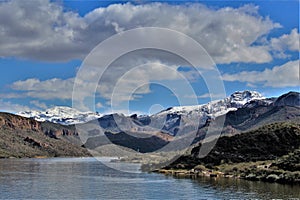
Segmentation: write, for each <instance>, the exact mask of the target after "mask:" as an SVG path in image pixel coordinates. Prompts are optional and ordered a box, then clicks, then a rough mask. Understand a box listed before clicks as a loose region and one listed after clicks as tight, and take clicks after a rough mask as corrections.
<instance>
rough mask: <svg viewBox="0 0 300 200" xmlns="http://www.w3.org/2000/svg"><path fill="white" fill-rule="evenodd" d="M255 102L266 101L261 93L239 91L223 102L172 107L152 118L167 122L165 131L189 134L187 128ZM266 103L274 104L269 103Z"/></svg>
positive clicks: (202, 123) (200, 124)
mask: <svg viewBox="0 0 300 200" xmlns="http://www.w3.org/2000/svg"><path fill="white" fill-rule="evenodd" d="M253 100H264V101H265V97H263V96H262V95H261V94H260V93H258V92H255V91H248V90H246V91H238V92H235V93H233V94H231V95H230V96H229V97H226V98H224V99H221V100H216V101H212V102H209V103H207V104H202V105H196V106H178V107H171V108H168V109H166V110H163V111H161V112H159V113H157V114H154V115H152V116H151V118H152V119H156V120H157V121H165V123H164V127H163V130H166V131H168V132H171V133H174V132H176V130H179V128H178V127H179V126H180V127H181V131H183V132H188V131H189V130H185V131H184V130H182V128H184V129H187V127H190V128H194V127H196V126H197V125H199V126H202V125H204V124H205V123H206V121H207V119H209V118H216V117H218V116H221V115H224V114H226V113H228V112H229V111H235V110H237V109H238V108H241V107H243V106H244V105H246V104H247V103H249V102H251V101H253ZM266 103H268V104H269V103H272V101H267V100H266Z"/></svg>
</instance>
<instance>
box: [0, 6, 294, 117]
mask: <svg viewBox="0 0 300 200" xmlns="http://www.w3.org/2000/svg"><path fill="white" fill-rule="evenodd" d="M140 27H158V28H167V29H169V30H175V31H178V32H181V33H183V34H186V35H187V36H188V37H190V38H192V39H193V40H195V41H197V42H198V43H199V44H200V45H201V46H202V47H203V48H204V49H205V51H206V52H207V53H208V55H209V57H210V58H211V59H212V60H213V61H214V63H215V69H217V70H218V73H220V75H221V76H220V77H219V78H220V79H221V80H222V83H223V84H224V90H225V93H226V95H230V94H231V93H233V92H235V91H238V90H256V91H258V92H260V93H262V94H263V95H265V96H267V97H270V96H278V95H280V94H283V93H285V92H288V91H290V90H293V91H299V1H297V0H286V1H258V0H257V1H232V0H231V1H215V0H213V1H131V2H127V1H46V0H45V1H0V43H1V45H0V66H1V68H2V73H1V75H0V110H1V111H7V112H19V111H22V110H29V109H34V110H44V109H47V108H51V107H53V106H57V105H63V106H72V102H74V96H72V95H73V84H74V80H76V78H77V76H78V71H80V69H81V68H82V67H83V66H84V64H83V60H84V59H85V58H86V57H87V55H89V53H90V51H91V50H92V49H93V48H95V47H96V46H97V45H98V44H100V43H101V42H103V41H105V40H106V39H108V38H110V37H112V36H114V35H115V34H120V33H122V32H124V31H128V30H131V29H134V28H140ZM153 40H158V41H162V43H163V42H164V40H165V39H164V38H163V36H162V35H159V34H158V35H157V36H156V37H154V38H153ZM127 42H129V43H134V42H135V40H134V38H133V40H132V41H127ZM177 42H179V40H178V41H176V40H175V41H174V43H177ZM108 50H109V49H108ZM172 53H173V52H169V53H168V52H162V51H160V50H155V49H152V50H151V49H150V50H149V49H141V50H139V51H137V52H129V53H128V54H126V55H124V56H122V57H120V58H119V59H117V60H116V61H114V62H113V63H112V64H111V66H108V67H107V66H102V64H101V60H100V61H99V60H98V61H97V65H98V66H97V67H98V69H99V70H101V69H104V68H105V67H107V68H106V69H107V70H106V71H105V73H104V74H103V76H104V77H101V79H100V81H99V82H98V83H97V84H98V88H97V90H96V91H95V98H94V100H95V103H94V104H93V105H85V106H82V108H81V109H83V110H85V109H91V110H96V111H98V112H101V113H109V112H112V111H115V112H125V113H126V114H127V112H128V113H134V112H137V113H146V114H148V113H149V112H153V109H154V108H167V107H171V106H176V105H191V104H195V102H196V103H199V104H201V103H206V102H208V101H210V100H211V98H210V96H209V94H211V95H212V97H213V98H214V99H216V98H221V97H223V96H224V95H221V94H212V91H209V90H208V86H207V85H206V84H207V83H205V81H204V79H203V78H201V75H200V76H199V73H197V72H196V71H195V70H193V68H191V66H189V63H187V62H186V61H184V60H183V59H182V58H178V55H174V54H172ZM199 59H200V58H199ZM139 65H143V66H144V68H135V66H139ZM132 66H133V67H132ZM166 67H169V68H170V69H174V70H175V72H174V73H173V71H170V72H168V71H167V70H166V69H167V68H166ZM202 67H203V66H196V68H197V70H199V71H200V73H201V71H202ZM169 68H168V69H169ZM94 74H95V72H94V71H90V72H89V73H88V75H87V78H90V80H94V78H96V79H95V80H98V79H97V77H93V75H94ZM126 74H127V75H128V74H129V75H128V76H127V75H126ZM181 76H184V77H185V78H186V81H187V82H188V84H189V85H190V86H191V87H192V88H193V92H194V93H195V94H194V96H193V97H192V98H194V99H193V100H191V101H189V100H188V98H190V95H189V94H185V93H184V92H185V89H184V88H183V87H182V84H181V79H180V77H181ZM126 77H127V78H126ZM98 78H100V77H98ZM210 78H211V79H214V78H215V77H210ZM120 80H121V81H120ZM118 81H119V82H120V83H121V84H119V85H118ZM155 82H156V84H154V83H155ZM157 82H160V83H168V84H170V85H171V86H172V87H175V88H176V87H177V88H180V94H176V92H175V93H174V91H172V89H171V88H168V87H167V85H163V84H157ZM142 83H143V84H144V83H148V84H146V85H143V84H142ZM82 84H83V85H82V87H83V89H82V90H83V91H84V90H85V87H86V88H87V87H89V84H88V83H84V82H83V83H82ZM116 87H118V88H117V90H118V89H119V91H122V92H121V93H120V94H117V95H116V97H114V98H115V99H113V100H112V98H113V91H116ZM132 91H135V92H132ZM80 95H83V96H84V95H85V93H84V92H83V93H82V94H80ZM91 98H93V97H90V96H85V98H82V100H83V101H84V102H89V101H88V99H91ZM75 101H77V99H75ZM112 102H114V104H113V105H112ZM153 105H155V106H153ZM158 105H159V106H158ZM114 106H115V107H114ZM151 109H152V111H150V110H151ZM154 110H155V109H154Z"/></svg>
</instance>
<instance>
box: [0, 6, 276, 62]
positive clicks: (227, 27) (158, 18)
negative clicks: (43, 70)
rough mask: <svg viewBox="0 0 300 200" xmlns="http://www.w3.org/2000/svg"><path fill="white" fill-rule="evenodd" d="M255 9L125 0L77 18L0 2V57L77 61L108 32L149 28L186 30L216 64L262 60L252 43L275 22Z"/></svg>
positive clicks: (58, 9)
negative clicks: (126, 0) (215, 7)
mask: <svg viewBox="0 0 300 200" xmlns="http://www.w3.org/2000/svg"><path fill="white" fill-rule="evenodd" d="M258 9H259V8H258V7H257V6H253V5H246V6H243V7H240V8H230V7H226V8H221V9H211V8H208V7H206V6H204V5H202V4H197V3H191V4H180V5H171V4H166V3H148V4H142V5H133V4H130V3H124V4H112V5H109V6H108V7H104V8H98V9H95V10H93V11H91V12H90V13H88V14H87V15H85V16H83V17H82V16H79V15H78V14H77V13H76V12H74V11H65V10H64V9H63V7H62V6H60V5H58V4H56V3H55V2H50V1H46V0H40V1H17V0H13V1H4V2H1V3H0V27H1V29H0V43H1V46H0V56H3V57H10V56H13V57H23V58H33V59H39V60H50V61H53V60H54V61H59V60H70V59H74V58H80V59H82V58H84V57H85V56H86V54H87V53H88V52H89V51H90V50H91V49H92V48H94V47H95V45H97V44H98V43H99V42H101V41H103V40H105V39H107V38H108V37H110V36H112V35H113V34H116V33H119V32H122V31H124V30H129V29H132V28H137V27H149V26H151V27H163V28H170V29H174V30H177V31H180V32H183V33H186V34H187V35H189V36H191V37H193V38H194V39H195V40H197V41H198V42H199V43H200V44H201V45H202V46H203V47H204V48H205V49H206V50H207V52H208V53H209V54H210V55H211V56H212V57H213V58H214V60H215V61H216V62H217V63H230V62H256V63H264V62H268V61H270V60H271V59H272V57H271V55H270V53H269V52H268V49H267V48H266V47H265V46H263V45H254V43H255V42H256V41H257V40H258V39H259V38H260V37H262V36H264V35H266V34H268V33H269V32H270V31H271V30H272V29H274V28H277V27H280V25H279V24H277V23H274V22H272V21H271V20H270V19H269V18H264V17H262V16H260V15H259V13H258ZM157 39H158V40H160V39H161V38H160V37H159V35H158V36H157ZM129 42H134V41H129Z"/></svg>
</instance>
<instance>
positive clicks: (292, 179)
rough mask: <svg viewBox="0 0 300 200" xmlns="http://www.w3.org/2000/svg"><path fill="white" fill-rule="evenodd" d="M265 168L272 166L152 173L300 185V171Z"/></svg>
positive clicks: (170, 170)
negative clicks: (250, 168) (232, 169)
mask: <svg viewBox="0 0 300 200" xmlns="http://www.w3.org/2000/svg"><path fill="white" fill-rule="evenodd" d="M235 166H237V165H232V166H231V167H233V168H236V167H235ZM265 166H270V165H269V164H266V165H264V166H262V168H253V169H252V170H245V171H243V170H241V171H239V169H236V170H235V171H231V172H229V171H227V170H225V168H224V166H218V167H216V168H219V169H207V168H205V167H204V166H202V165H199V166H197V167H195V168H193V169H157V170H153V171H152V172H154V173H160V174H164V175H166V176H173V177H176V178H190V179H197V178H201V177H210V178H233V179H243V180H249V181H262V182H268V183H280V184H288V185H300V171H294V172H291V171H284V170H273V169H269V168H265Z"/></svg>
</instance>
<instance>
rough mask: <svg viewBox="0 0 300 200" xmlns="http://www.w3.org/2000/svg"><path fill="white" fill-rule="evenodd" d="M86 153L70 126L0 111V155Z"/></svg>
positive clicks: (68, 154) (2, 156)
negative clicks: (38, 120)
mask: <svg viewBox="0 0 300 200" xmlns="http://www.w3.org/2000/svg"><path fill="white" fill-rule="evenodd" d="M70 141H72V142H70ZM89 155H90V154H89V152H88V151H87V150H86V149H84V148H82V147H81V146H80V138H79V137H78V133H77V132H76V130H75V127H73V126H70V127H69V126H62V125H59V124H53V123H49V122H45V123H44V122H37V121H35V120H34V119H30V118H24V117H21V116H16V115H13V114H9V113H0V158H8V157H45V156H46V157H56V156H71V157H73V156H89Z"/></svg>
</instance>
